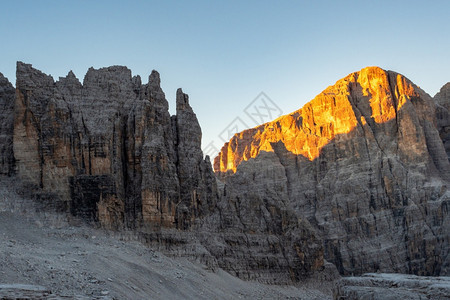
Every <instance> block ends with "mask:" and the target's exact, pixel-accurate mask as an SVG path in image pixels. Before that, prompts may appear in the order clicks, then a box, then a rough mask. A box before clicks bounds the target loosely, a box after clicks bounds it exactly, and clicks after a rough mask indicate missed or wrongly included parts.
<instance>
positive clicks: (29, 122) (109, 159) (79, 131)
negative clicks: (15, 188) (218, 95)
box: [14, 62, 217, 229]
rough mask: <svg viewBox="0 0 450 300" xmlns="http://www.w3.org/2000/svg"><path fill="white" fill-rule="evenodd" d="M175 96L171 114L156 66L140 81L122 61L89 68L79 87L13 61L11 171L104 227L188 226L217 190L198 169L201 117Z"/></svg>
mask: <svg viewBox="0 0 450 300" xmlns="http://www.w3.org/2000/svg"><path fill="white" fill-rule="evenodd" d="M181 98H183V99H184V100H183V101H184V102H183V105H180V106H179V105H177V116H175V117H172V118H171V117H170V115H169V112H168V103H167V101H166V99H165V95H164V93H163V92H162V90H161V88H160V79H159V74H158V73H157V72H156V71H153V72H152V74H151V75H150V77H149V83H148V84H146V85H142V84H141V79H140V78H139V77H132V76H131V71H130V70H128V69H127V68H126V67H120V66H113V67H109V68H103V69H99V70H95V69H93V68H91V69H89V71H88V72H87V74H86V76H85V78H84V82H83V84H81V83H80V82H79V81H78V79H77V78H76V77H75V75H74V74H73V73H72V72H69V74H68V75H67V77H65V78H60V80H59V81H57V82H54V81H53V78H51V77H50V76H47V75H45V74H43V73H42V72H40V71H38V70H35V69H33V68H32V67H31V65H28V64H23V63H20V62H19V63H18V64H17V95H16V100H15V119H14V154H15V158H16V170H17V173H18V175H19V176H20V178H21V179H22V180H23V182H24V183H25V184H26V185H28V186H30V187H34V188H35V189H36V191H38V192H39V193H41V194H42V195H43V197H44V198H51V199H52V200H51V202H50V203H49V205H53V206H56V207H57V208H59V209H61V210H63V211H67V210H70V211H71V212H72V213H73V214H74V215H79V216H82V217H85V218H87V219H92V220H96V221H99V222H100V223H101V224H102V225H103V226H105V227H122V226H124V225H125V226H127V227H136V226H150V227H160V226H162V227H168V228H170V227H176V228H181V229H187V228H189V227H190V226H191V223H192V221H193V219H195V218H196V217H198V216H199V214H200V212H206V211H207V209H206V208H207V207H208V203H207V202H208V200H209V201H212V202H213V203H214V201H215V200H214V199H215V198H216V197H217V195H216V192H215V188H214V186H213V184H215V182H212V181H211V180H210V179H209V177H213V175H212V172H211V170H210V169H209V174H206V175H205V174H203V173H208V167H207V166H208V163H207V162H205V161H204V160H203V157H202V152H201V150H200V141H201V130H200V127H199V125H198V121H197V118H196V116H195V114H194V113H193V112H192V109H191V108H190V106H189V102H188V101H187V96H186V95H184V94H183V92H182V91H181V90H179V91H178V95H177V102H180V101H182V100H181ZM180 127H183V128H191V129H192V128H194V129H195V130H193V131H192V136H188V135H187V134H180V130H183V129H179V128H180ZM186 140H189V143H191V144H190V146H191V147H186V146H185V144H186V143H188V142H186ZM189 172H193V173H194V174H192V176H191V177H194V178H195V180H191V181H187V179H186V177H189V176H185V175H184V174H185V173H189ZM200 174H203V175H205V176H203V177H201V176H200ZM208 176H209V177H208ZM207 180H209V181H208V182H206V181H207ZM206 186H208V188H207V187H206ZM199 205H202V206H204V207H206V208H203V207H202V208H201V209H200V208H199V207H198V206H199Z"/></svg>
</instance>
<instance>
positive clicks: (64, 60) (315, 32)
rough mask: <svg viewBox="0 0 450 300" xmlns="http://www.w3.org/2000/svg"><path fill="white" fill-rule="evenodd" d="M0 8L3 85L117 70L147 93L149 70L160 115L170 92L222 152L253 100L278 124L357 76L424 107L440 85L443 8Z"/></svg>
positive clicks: (417, 4) (399, 4)
mask: <svg viewBox="0 0 450 300" xmlns="http://www.w3.org/2000/svg"><path fill="white" fill-rule="evenodd" d="M0 4H1V6H0V7H1V11H0V25H1V26H0V36H1V40H2V44H1V46H0V72H2V73H3V74H4V75H5V76H6V77H8V78H9V79H10V81H12V82H13V83H14V81H15V63H16V61H17V60H21V61H24V62H27V63H32V64H33V66H34V67H36V68H38V69H40V70H42V71H43V72H45V73H47V74H51V75H52V76H53V77H54V78H55V79H57V78H58V77H59V76H65V75H66V74H67V73H68V71H69V70H73V71H74V73H75V74H76V75H77V77H78V78H80V80H82V79H83V77H84V75H85V73H86V71H87V69H88V68H89V67H91V66H93V67H95V68H100V67H105V66H110V65H126V66H127V67H129V68H130V69H131V70H132V72H133V74H139V75H141V76H142V78H143V81H144V82H147V78H148V75H149V74H150V72H151V70H152V69H156V70H158V71H159V72H160V74H161V79H162V87H163V89H164V91H165V93H166V97H167V99H168V100H169V105H170V107H171V108H170V110H171V113H174V107H175V91H176V89H177V88H178V87H182V88H183V90H184V91H185V92H186V93H188V94H189V95H190V100H191V105H192V106H193V108H194V111H195V112H196V113H197V116H198V118H199V121H200V124H201V126H202V129H203V143H204V145H206V144H208V143H210V142H211V141H214V143H215V145H216V147H221V146H222V142H221V141H220V139H219V138H218V135H219V134H220V133H221V132H222V131H223V130H224V129H225V128H227V126H228V125H229V124H230V122H232V121H233V120H235V119H236V117H239V118H240V119H239V120H242V121H243V122H244V123H246V124H247V125H249V126H254V124H253V123H252V121H251V119H250V118H249V117H248V116H247V115H246V114H245V112H244V109H245V108H246V107H247V105H249V104H250V103H251V102H252V101H253V100H254V99H255V97H256V96H258V95H259V94H260V92H264V93H265V94H266V95H267V96H268V97H270V99H272V100H273V101H274V102H275V103H276V104H277V105H278V107H279V108H280V109H281V110H282V111H283V113H289V112H291V111H294V110H296V109H298V108H300V107H301V106H303V105H304V104H305V103H306V102H307V101H309V100H310V99H312V98H313V97H314V96H315V95H317V94H318V93H319V92H321V91H322V90H323V89H324V88H326V87H327V86H328V85H331V84H333V83H334V82H336V81H337V80H338V79H340V78H342V77H344V76H345V75H347V74H348V73H351V72H353V71H358V70H360V69H361V68H363V67H365V66H371V65H377V66H380V67H382V68H384V69H390V70H394V71H397V72H400V73H402V74H404V75H406V76H407V77H408V78H410V79H411V80H412V81H414V82H415V83H416V84H418V85H419V86H421V87H422V88H423V89H424V90H425V91H427V92H428V93H429V94H430V95H432V96H433V95H434V94H435V93H436V92H437V91H438V90H439V88H440V87H441V86H442V85H443V84H445V83H446V82H448V81H450V72H449V70H450V59H449V54H450V39H449V38H448V36H449V33H450V21H449V17H448V13H449V11H450V1H428V2H427V1H370V2H369V1H287V0H286V1H273V0H272V1H125V0H124V1H99V0H95V1H92V0H91V1H61V0H58V1H56V0H54V1H49V0H40V1H36V0H33V1H21V0H16V1H1V2H0ZM239 120H238V121H239ZM238 123H239V122H238ZM239 126H240V127H239V129H243V128H242V125H239Z"/></svg>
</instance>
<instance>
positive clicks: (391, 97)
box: [214, 67, 434, 172]
mask: <svg viewBox="0 0 450 300" xmlns="http://www.w3.org/2000/svg"><path fill="white" fill-rule="evenodd" d="M412 99H422V100H426V101H422V102H420V103H421V107H420V109H421V110H423V111H424V112H425V113H426V112H428V113H429V114H430V115H432V114H433V113H434V112H433V109H434V108H433V106H432V101H431V97H430V96H428V95H427V94H426V93H424V92H423V91H422V90H420V88H418V87H417V86H416V85H414V84H413V83H412V82H411V81H410V80H408V79H407V78H406V77H404V76H403V75H401V74H398V73H396V72H393V71H385V70H383V69H381V68H379V67H366V68H363V69H362V70H360V71H358V72H354V73H351V74H349V75H347V76H346V77H344V78H342V79H340V80H338V81H337V82H336V83H335V84H334V85H332V86H329V87H328V88H326V89H325V90H324V91H322V92H321V93H320V94H319V95H317V96H316V97H315V98H314V99H313V100H311V101H310V102H308V103H307V104H306V105H304V106H303V107H302V108H301V109H299V110H297V111H294V112H293V113H291V114H288V115H285V116H282V117H280V118H278V119H276V120H274V121H272V122H268V123H266V124H263V125H260V126H258V127H256V128H252V129H248V130H246V131H244V132H241V133H238V134H236V135H235V136H234V137H233V138H232V139H231V140H230V141H229V142H228V143H226V144H225V145H224V146H223V148H222V150H221V152H220V153H219V155H218V156H217V157H216V159H215V161H214V169H215V171H216V172H228V171H232V172H235V171H236V169H237V167H238V165H239V164H240V163H241V162H243V161H246V160H248V159H250V158H255V157H256V156H257V155H258V154H259V153H260V151H268V152H273V149H272V144H273V143H278V142H280V141H281V142H282V143H283V144H284V145H285V147H286V149H287V150H288V151H289V152H291V153H293V154H295V155H302V156H304V157H306V158H307V159H309V160H314V159H315V158H317V157H318V156H319V154H320V151H321V149H322V148H323V147H325V146H326V145H328V144H329V143H330V141H332V140H333V139H336V138H337V137H341V136H342V135H348V136H354V135H358V134H362V133H363V132H364V130H365V129H364V127H365V126H369V127H370V128H371V131H377V130H378V129H377V128H378V127H379V126H378V125H379V124H384V123H388V122H395V120H396V118H397V115H398V112H399V110H400V109H402V108H403V106H405V105H407V104H408V103H409V104H408V105H409V106H411V105H412V104H411V103H410V102H411V100H412ZM422 104H423V105H422ZM411 108H412V107H411ZM375 127H377V128H375ZM244 136H246V137H248V136H250V138H246V139H244V138H243V137H244ZM422 150H423V149H422ZM422 150H421V151H422ZM421 151H418V153H419V152H421Z"/></svg>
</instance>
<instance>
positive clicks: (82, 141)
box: [11, 62, 325, 283]
mask: <svg viewBox="0 0 450 300" xmlns="http://www.w3.org/2000/svg"><path fill="white" fill-rule="evenodd" d="M13 112H14V113H13V116H14V119H13V120H12V119H11V122H12V121H13V124H14V126H13V132H12V133H13V134H12V133H11V136H13V140H14V142H13V149H12V150H13V152H14V156H13V158H14V159H15V164H14V168H15V172H16V173H17V177H18V178H19V179H20V182H21V184H22V185H23V187H22V191H25V192H27V193H28V194H32V195H33V197H34V198H37V199H38V200H39V201H40V203H41V205H44V206H47V207H50V208H51V209H57V210H59V211H62V212H70V213H71V214H73V215H75V216H77V217H81V218H83V219H85V220H89V221H92V222H95V223H98V224H100V225H101V226H102V227H105V228H113V229H119V230H120V229H127V230H128V229H131V230H133V232H134V233H135V234H137V235H138V236H139V238H140V239H142V240H143V241H145V242H147V243H148V244H151V245H152V246H154V247H156V248H158V249H160V250H163V251H164V252H166V253H170V254H173V255H177V256H185V257H189V258H195V259H197V260H199V261H201V262H203V263H205V264H206V265H208V266H210V267H211V268H216V267H221V268H223V269H225V270H227V271H229V272H230V273H232V274H235V275H237V276H239V277H241V278H246V279H258V280H260V281H263V282H272V283H289V282H293V281H298V280H301V279H302V278H305V277H307V276H309V275H311V274H313V273H314V272H316V271H320V270H322V269H324V268H325V267H324V260H323V252H324V249H323V245H322V244H323V243H322V240H321V239H320V237H319V236H318V235H317V233H316V231H315V230H314V229H313V228H312V227H311V226H310V224H309V223H308V221H306V220H302V219H299V218H298V217H297V216H296V215H295V214H294V213H293V211H292V209H290V208H289V207H288V205H287V204H288V201H287V200H288V198H287V194H286V190H284V191H280V192H279V193H280V195H281V194H282V195H283V198H282V199H280V200H279V201H273V200H271V199H270V200H267V201H266V200H264V199H260V198H258V195H256V194H255V195H253V194H251V193H246V194H243V195H241V192H242V191H241V190H240V189H239V188H237V187H236V188H234V187H233V188H230V187H227V188H226V191H224V190H223V186H219V187H218V185H217V180H216V176H215V174H214V172H213V170H212V166H211V163H210V161H209V158H208V157H206V159H203V153H202V151H201V129H200V126H199V123H198V121H197V118H196V115H195V113H194V112H193V110H192V108H191V106H190V104H189V97H188V96H187V95H186V94H184V93H183V91H182V90H181V89H179V90H178V91H177V95H176V115H175V116H170V114H169V111H168V102H167V100H166V98H165V94H164V92H163V91H162V89H161V87H160V76H159V74H158V73H157V72H156V71H153V72H152V73H151V75H150V76H149V81H148V84H142V83H141V79H140V77H139V76H135V77H132V75H131V71H130V70H129V69H127V68H126V67H121V66H113V67H108V68H102V69H98V70H96V69H93V68H91V69H89V70H88V72H87V74H86V76H85V78H84V81H83V83H81V82H80V81H79V80H78V79H77V78H76V77H75V75H74V74H73V73H72V72H69V73H68V75H67V76H66V77H64V78H59V80H58V81H56V82H55V81H54V80H53V78H52V77H51V76H48V75H46V74H44V73H42V72H40V71H38V70H36V69H34V68H33V67H32V66H31V65H29V64H24V63H21V62H18V63H17V85H16V96H15V101H14V109H13ZM11 128H12V127H11ZM280 170H281V169H279V170H277V173H276V174H274V176H275V177H276V176H281V175H280V174H278V173H279V172H280ZM266 172H268V173H270V172H272V170H266ZM261 178H264V177H258V179H261ZM235 180H236V184H237V185H238V184H247V183H251V181H248V179H247V178H245V177H241V178H239V177H235ZM253 180H255V178H253ZM274 187H276V183H274V185H273V186H267V187H266V190H267V191H269V190H271V189H272V188H274ZM225 192H226V194H225Z"/></svg>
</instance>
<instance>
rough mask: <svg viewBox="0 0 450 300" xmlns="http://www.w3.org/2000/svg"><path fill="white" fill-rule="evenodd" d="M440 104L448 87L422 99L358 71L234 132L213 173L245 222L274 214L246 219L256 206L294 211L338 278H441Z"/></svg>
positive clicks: (386, 74) (383, 75)
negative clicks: (299, 104)
mask: <svg viewBox="0 0 450 300" xmlns="http://www.w3.org/2000/svg"><path fill="white" fill-rule="evenodd" d="M449 103H450V85H449V84H447V85H445V86H444V87H443V88H442V90H441V92H440V93H438V94H437V95H436V97H435V99H433V98H431V97H430V96H429V95H428V94H426V93H425V92H424V91H422V90H421V89H420V88H419V87H417V86H416V85H414V84H413V83H412V82H411V81H409V80H408V79H407V78H405V77H404V76H402V75H400V74H397V73H395V72H392V71H384V70H382V69H380V68H377V67H369V68H365V69H362V70H361V71H360V72H355V73H352V74H350V75H348V76H347V77H345V78H343V79H341V80H339V81H337V82H336V84H335V85H333V86H330V87H328V88H327V89H325V90H324V91H323V92H322V93H321V94H319V95H318V96H317V97H316V98H314V99H313V100H312V101H310V102H309V103H307V104H306V105H305V106H304V107H303V108H301V109H299V110H297V111H295V112H293V113H291V114H289V115H285V116H282V117H280V118H278V119H276V120H274V121H272V122H269V123H266V124H263V125H260V126H258V127H255V128H252V129H248V130H245V131H243V132H240V133H238V134H236V135H235V136H234V137H233V138H232V139H231V140H230V141H229V142H228V143H226V144H225V145H224V146H223V148H222V150H221V153H220V154H219V155H218V157H216V159H215V161H214V168H215V171H216V172H217V174H218V175H219V176H220V178H221V179H222V180H223V181H224V183H225V191H227V193H226V194H227V197H228V198H229V199H234V200H231V201H232V202H233V201H234V203H237V204H241V203H242V202H244V203H245V204H244V205H249V207H250V209H249V210H248V212H247V216H248V218H247V221H251V220H263V221H265V220H267V219H270V216H273V215H274V214H276V213H277V212H276V210H275V209H272V208H270V209H268V211H267V212H265V211H264V212H262V213H260V215H258V213H257V212H258V207H261V206H260V203H265V205H266V207H267V206H270V205H271V204H274V203H277V205H278V206H280V205H281V206H282V207H283V209H284V210H286V211H291V212H292V211H293V212H295V214H296V216H297V217H299V218H301V219H302V220H303V222H309V223H310V224H311V225H312V227H314V228H315V229H316V230H317V231H318V232H320V237H321V238H322V239H323V243H324V256H325V259H327V260H328V261H330V262H332V263H333V264H335V265H336V266H337V268H338V270H339V272H340V273H341V274H345V275H350V274H361V273H364V272H398V273H413V274H418V275H445V274H449V273H450V255H449V251H450V247H449V245H450V240H449V239H450V238H449V232H450V218H449V202H450V191H449V190H448V187H449V180H450V167H449V159H448V157H449V156H448V155H449V151H448V150H449V140H450V139H449V128H450V127H449V122H450V121H449V120H450V118H449ZM444 145H445V146H444ZM445 150H447V153H446V151H445ZM243 199H245V200H243ZM252 204H254V205H252ZM241 205H242V204H241ZM254 208H257V209H256V210H255V209H254ZM281 215H283V214H282V213H281ZM282 219H283V218H281V219H277V220H278V222H281V220H282ZM251 224H254V223H253V222H252V223H251ZM244 225H246V223H244Z"/></svg>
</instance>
